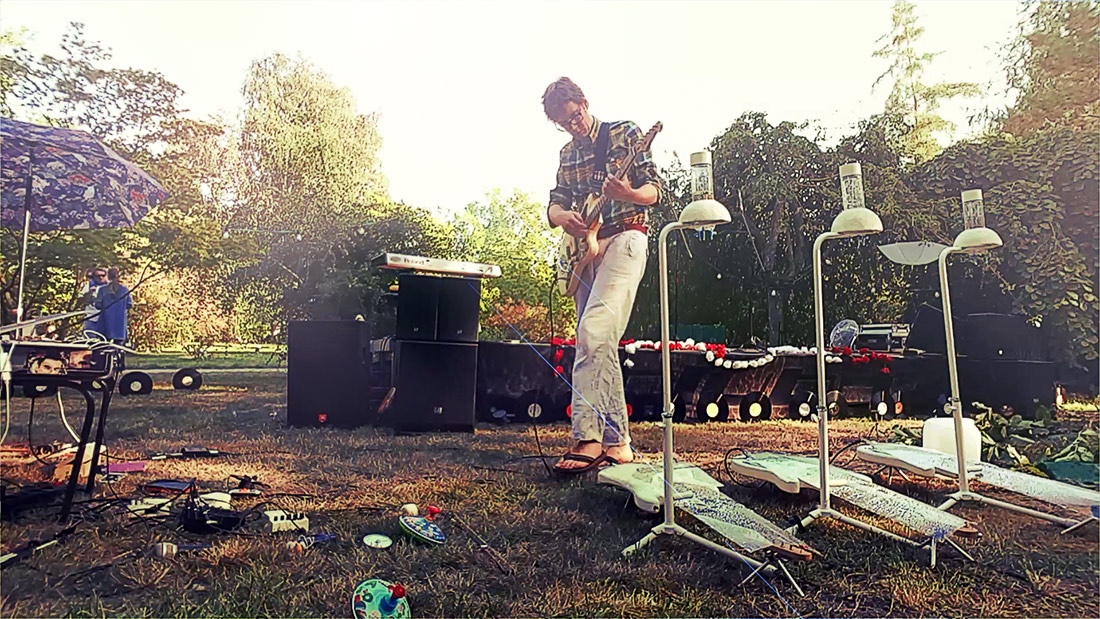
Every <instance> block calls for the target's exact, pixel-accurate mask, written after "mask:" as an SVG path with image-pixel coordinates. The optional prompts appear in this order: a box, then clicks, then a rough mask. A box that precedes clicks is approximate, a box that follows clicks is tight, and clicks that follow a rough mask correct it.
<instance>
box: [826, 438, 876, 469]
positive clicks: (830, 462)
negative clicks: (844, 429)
mask: <svg viewBox="0 0 1100 619" xmlns="http://www.w3.org/2000/svg"><path fill="white" fill-rule="evenodd" d="M866 442H867V441H865V440H863V439H859V440H858V441H855V442H854V443H848V444H847V445H845V446H844V447H841V448H840V451H838V452H836V453H834V454H833V457H832V458H829V464H832V463H833V462H836V459H837V457H838V456H840V454H842V453H844V452H845V451H848V450H849V449H851V448H852V447H855V446H856V445H862V444H864V443H866Z"/></svg>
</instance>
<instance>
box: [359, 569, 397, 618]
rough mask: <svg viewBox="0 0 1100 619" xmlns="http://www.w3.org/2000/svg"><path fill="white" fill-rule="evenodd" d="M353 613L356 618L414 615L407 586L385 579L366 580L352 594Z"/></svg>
mask: <svg viewBox="0 0 1100 619" xmlns="http://www.w3.org/2000/svg"><path fill="white" fill-rule="evenodd" d="M351 614H352V616H353V617H355V619H388V618H389V617H395V618H398V619H408V618H409V617H412V611H410V610H409V601H408V600H407V599H406V598H405V587H402V586H401V585H392V584H390V583H388V582H386V581H384V580H378V579H374V578H372V579H371V580H364V581H363V582H361V583H359V586H357V587H355V591H354V592H352V594H351Z"/></svg>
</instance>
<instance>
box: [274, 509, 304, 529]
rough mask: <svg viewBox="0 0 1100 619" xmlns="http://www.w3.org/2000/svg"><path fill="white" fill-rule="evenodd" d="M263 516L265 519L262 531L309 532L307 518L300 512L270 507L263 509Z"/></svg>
mask: <svg viewBox="0 0 1100 619" xmlns="http://www.w3.org/2000/svg"><path fill="white" fill-rule="evenodd" d="M264 517H265V518H266V519H267V521H266V522H265V523H264V531H265V532H267V533H279V532H280V531H297V532H299V533H308V532H309V518H308V517H307V516H306V515H305V514H303V513H301V512H286V511H284V510H281V509H272V510H268V511H265V512H264Z"/></svg>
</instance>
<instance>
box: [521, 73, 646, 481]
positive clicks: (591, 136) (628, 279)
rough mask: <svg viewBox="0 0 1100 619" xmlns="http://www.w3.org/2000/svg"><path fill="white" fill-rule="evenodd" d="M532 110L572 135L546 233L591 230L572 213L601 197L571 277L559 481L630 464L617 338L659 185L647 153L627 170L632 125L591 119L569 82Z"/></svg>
mask: <svg viewBox="0 0 1100 619" xmlns="http://www.w3.org/2000/svg"><path fill="white" fill-rule="evenodd" d="M542 106H543V111H545V113H546V116H547V117H548V118H549V119H550V120H551V121H553V122H554V123H555V124H556V125H558V127H560V128H561V129H563V130H565V131H566V132H567V133H569V134H570V135H571V136H573V139H572V141H570V142H569V143H567V144H566V145H565V146H564V147H562V149H561V158H560V163H559V167H558V175H557V185H556V187H555V188H554V190H553V191H551V192H550V205H549V208H548V209H547V218H548V219H549V221H550V226H551V227H552V228H555V227H558V226H561V227H562V228H564V229H565V232H566V233H567V234H569V235H572V236H574V237H577V238H578V239H579V238H582V237H585V236H586V234H587V233H588V231H589V229H590V227H591V224H590V223H587V222H586V220H585V218H584V217H582V215H581V213H580V212H579V211H580V210H581V208H582V207H583V205H584V204H585V200H586V198H588V197H589V196H590V194H599V193H601V192H602V194H603V195H605V196H606V197H607V199H608V200H607V202H606V205H605V206H604V208H603V209H602V210H601V212H600V215H602V223H601V222H600V219H601V218H599V217H598V218H596V223H597V224H598V225H599V226H600V227H599V231H598V233H597V237H596V238H598V240H599V243H598V245H599V250H600V254H599V257H598V258H596V259H595V260H593V261H592V262H591V263H589V264H588V265H586V266H585V267H584V271H583V272H580V273H577V275H578V276H579V277H580V279H581V283H580V285H578V286H577V288H576V291H575V292H574V296H573V299H574V301H575V302H576V306H577V351H576V352H577V354H576V360H575V362H574V364H573V390H574V391H573V403H572V404H573V413H572V422H573V439H574V440H575V441H576V444H575V445H574V446H573V447H572V449H570V450H569V453H567V454H566V455H565V456H564V457H562V459H561V460H560V461H559V462H558V463H557V464H556V465H555V467H554V468H555V470H557V471H559V472H562V473H582V472H585V471H588V470H592V469H593V468H595V467H598V466H599V465H600V464H601V463H602V462H604V461H610V462H615V463H623V462H630V461H632V460H633V459H634V456H633V454H632V452H631V449H630V430H629V428H628V425H627V416H626V397H625V392H624V389H623V375H622V369H621V368H620V367H619V340H620V339H621V338H622V336H623V333H624V332H625V331H626V326H627V322H628V321H629V320H630V312H631V309H632V308H633V306H634V295H635V293H636V292H637V290H638V284H639V282H641V279H642V274H643V273H644V272H645V265H646V253H647V244H648V237H647V231H646V221H647V207H649V206H652V205H654V204H657V203H658V201H659V200H660V198H661V185H662V181H661V178H660V176H659V175H658V173H657V167H656V166H655V165H654V163H653V159H652V156H651V155H650V152H649V150H648V148H645V149H643V150H641V152H638V153H637V154H636V155H635V157H634V159H633V162H632V164H633V165H631V161H630V153H631V150H632V148H634V147H637V145H638V144H639V143H641V142H642V132H641V130H639V128H638V126H637V125H635V124H634V123H632V122H630V121H615V122H606V123H604V122H601V121H600V120H598V119H596V118H595V117H593V116H592V115H591V114H589V113H588V101H587V100H586V99H585V98H584V93H583V92H581V89H580V88H579V87H578V86H577V85H576V84H574V83H573V81H572V80H570V79H569V78H567V77H563V78H561V79H559V80H557V81H555V82H554V83H552V84H550V86H549V87H547V89H546V92H545V93H543V95H542ZM601 130H603V131H606V137H605V138H603V139H602V143H604V144H606V157H603V155H602V154H599V153H597V150H598V149H597V146H598V145H599V144H600V143H601V139H600V137H599V136H600V134H601ZM649 139H652V136H650V137H649ZM598 154H599V156H598ZM601 157H603V158H604V159H605V160H606V162H607V163H606V168H607V169H606V170H596V169H595V168H596V161H597V160H598V159H599V158H601ZM623 166H631V167H630V169H629V171H628V173H627V174H626V178H625V179H624V180H620V179H618V178H616V177H615V175H616V174H617V173H618V171H619V170H621V169H622V167H623ZM589 221H591V219H590V220H589ZM605 420H606V421H605Z"/></svg>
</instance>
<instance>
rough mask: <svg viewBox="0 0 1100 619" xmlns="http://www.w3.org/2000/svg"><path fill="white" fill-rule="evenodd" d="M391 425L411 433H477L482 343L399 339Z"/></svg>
mask: <svg viewBox="0 0 1100 619" xmlns="http://www.w3.org/2000/svg"><path fill="white" fill-rule="evenodd" d="M393 384H394V387H395V388H396V391H395V393H394V399H393V403H392V404H391V405H390V407H389V408H388V409H387V411H386V413H385V414H384V415H383V418H382V421H383V423H385V425H389V426H392V427H393V428H394V429H395V430H398V431H405V432H430V431H440V430H442V431H455V432H473V431H474V398H475V394H476V391H477V344H476V343H452V342H418V341H412V340H398V341H397V350H396V351H395V353H394V358H393Z"/></svg>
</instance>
